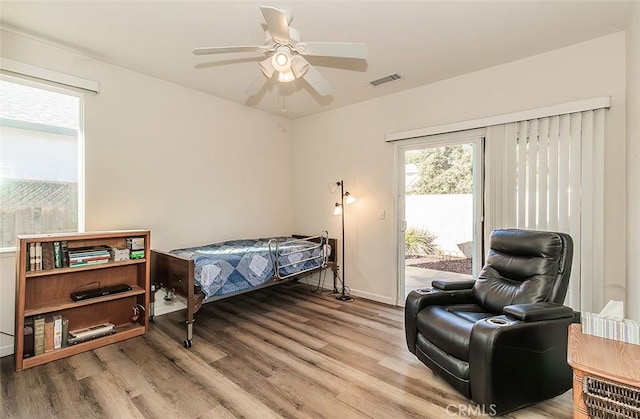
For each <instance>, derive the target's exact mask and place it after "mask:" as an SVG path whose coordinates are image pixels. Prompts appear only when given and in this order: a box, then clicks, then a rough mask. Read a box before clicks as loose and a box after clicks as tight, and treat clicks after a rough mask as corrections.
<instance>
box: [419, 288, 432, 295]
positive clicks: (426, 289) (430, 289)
mask: <svg viewBox="0 0 640 419" xmlns="http://www.w3.org/2000/svg"><path fill="white" fill-rule="evenodd" d="M417 291H418V292H419V293H421V294H431V293H434V292H436V290H434V289H433V288H422V289H419V290H417Z"/></svg>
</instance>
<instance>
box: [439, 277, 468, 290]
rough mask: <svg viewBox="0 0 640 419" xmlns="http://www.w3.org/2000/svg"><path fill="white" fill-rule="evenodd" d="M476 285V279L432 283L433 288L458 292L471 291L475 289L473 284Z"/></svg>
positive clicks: (444, 280) (443, 280) (441, 280)
mask: <svg viewBox="0 0 640 419" xmlns="http://www.w3.org/2000/svg"><path fill="white" fill-rule="evenodd" d="M475 283H476V280H475V279H470V280H468V281H450V280H446V279H438V280H436V281H432V282H431V286H432V287H433V288H437V289H439V290H442V291H457V290H470V289H471V288H473V284H475Z"/></svg>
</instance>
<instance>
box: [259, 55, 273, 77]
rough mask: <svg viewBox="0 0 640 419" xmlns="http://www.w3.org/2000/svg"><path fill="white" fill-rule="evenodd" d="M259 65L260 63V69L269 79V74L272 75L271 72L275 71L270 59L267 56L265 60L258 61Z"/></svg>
mask: <svg viewBox="0 0 640 419" xmlns="http://www.w3.org/2000/svg"><path fill="white" fill-rule="evenodd" d="M259 65H260V70H262V73H263V74H264V75H265V76H266V77H267V78H268V79H270V78H271V76H273V72H274V71H275V69H274V68H273V64H271V59H270V58H267V59H266V60H263V61H260V63H259Z"/></svg>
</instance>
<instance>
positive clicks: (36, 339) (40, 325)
mask: <svg viewBox="0 0 640 419" xmlns="http://www.w3.org/2000/svg"><path fill="white" fill-rule="evenodd" d="M33 325H34V326H33V352H34V355H41V354H43V353H44V316H43V315H41V314H39V315H37V316H35V317H34V319H33Z"/></svg>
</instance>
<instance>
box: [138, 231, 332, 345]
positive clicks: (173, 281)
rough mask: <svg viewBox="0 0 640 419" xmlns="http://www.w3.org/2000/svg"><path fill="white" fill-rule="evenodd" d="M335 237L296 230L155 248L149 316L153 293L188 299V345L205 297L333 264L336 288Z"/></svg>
mask: <svg viewBox="0 0 640 419" xmlns="http://www.w3.org/2000/svg"><path fill="white" fill-rule="evenodd" d="M335 249H336V241H335V239H330V238H329V237H328V233H327V232H326V231H323V232H322V233H321V234H320V235H318V236H301V235H292V236H286V237H268V238H259V239H246V240H229V241H225V242H219V243H212V244H207V245H203V246H196V247H189V248H182V249H175V250H172V251H170V252H165V251H160V250H155V249H152V250H151V283H152V292H151V305H150V313H149V314H150V319H151V321H153V320H154V305H155V293H156V292H157V291H158V290H160V289H161V288H164V289H165V291H166V292H167V295H166V296H165V299H167V300H170V299H172V298H173V297H174V295H179V296H181V297H184V298H185V299H186V304H187V310H186V316H187V319H186V324H187V338H186V339H185V340H184V342H183V344H184V346H185V347H186V348H189V347H191V345H192V343H193V323H194V315H195V313H196V312H198V310H199V309H200V308H201V307H202V304H204V303H206V302H212V301H217V300H221V299H223V298H229V297H232V296H235V295H240V294H244V293H246V292H250V291H254V290H257V289H261V288H265V287H269V286H273V285H277V284H281V283H283V282H287V281H291V280H296V279H299V278H300V277H302V276H304V275H307V274H310V273H313V272H318V271H321V270H323V269H325V268H331V269H332V271H333V289H334V292H335V291H336V290H337V286H336V278H337V268H338V267H337V264H336V260H337V259H336V254H335V253H336V252H335Z"/></svg>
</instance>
